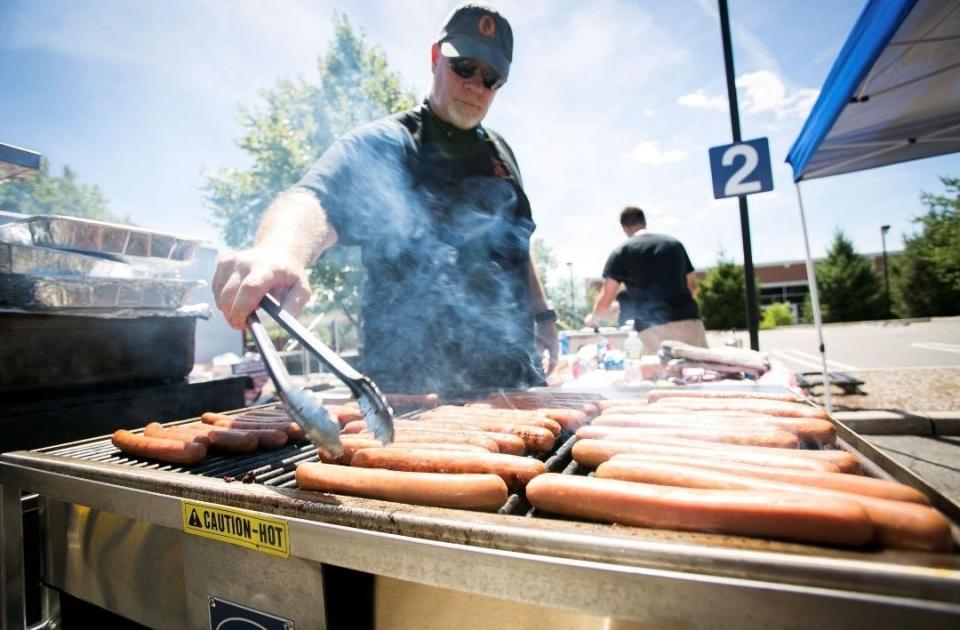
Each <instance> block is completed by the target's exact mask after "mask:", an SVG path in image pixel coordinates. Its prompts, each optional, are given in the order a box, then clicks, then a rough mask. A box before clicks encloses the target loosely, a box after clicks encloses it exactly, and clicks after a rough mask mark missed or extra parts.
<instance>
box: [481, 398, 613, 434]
mask: <svg viewBox="0 0 960 630" xmlns="http://www.w3.org/2000/svg"><path fill="white" fill-rule="evenodd" d="M466 407H467V408H468V409H487V410H498V409H499V410H513V408H511V407H497V406H496V405H493V404H491V403H489V402H472V403H467V404H466ZM581 407H583V406H581ZM590 408H592V409H593V410H594V411H595V409H596V408H595V407H592V405H591V406H590ZM516 411H520V412H521V414H522V415H521V416H520V417H523V414H526V413H527V412H532V413H533V414H534V415H542V416H546V417H547V418H550V419H551V420H554V421H556V423H557V424H559V425H560V427H561V428H563V429H565V430H566V431H570V432H571V433H573V432H574V431H576V430H577V429H579V428H580V427H582V426H583V425H584V424H586V422H587V419H588V418H589V417H592V416H594V415H596V413H593V414H590V415H588V414H587V412H586V410H585V409H583V408H579V409H573V408H568V407H538V406H522V407H517V408H516Z"/></svg>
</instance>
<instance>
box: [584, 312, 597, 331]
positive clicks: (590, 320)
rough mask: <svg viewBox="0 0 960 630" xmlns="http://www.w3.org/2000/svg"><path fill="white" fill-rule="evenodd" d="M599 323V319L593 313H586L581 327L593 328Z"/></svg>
mask: <svg viewBox="0 0 960 630" xmlns="http://www.w3.org/2000/svg"><path fill="white" fill-rule="evenodd" d="M599 321H600V318H599V317H597V316H596V315H594V314H593V313H588V314H587V316H586V317H584V318H583V325H584V326H587V327H589V328H594V327H595V326H596V325H597V324H598V323H599Z"/></svg>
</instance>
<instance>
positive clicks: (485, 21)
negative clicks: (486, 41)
mask: <svg viewBox="0 0 960 630" xmlns="http://www.w3.org/2000/svg"><path fill="white" fill-rule="evenodd" d="M477 30H478V31H480V34H481V35H483V36H485V37H493V36H494V35H495V34H496V32H497V23H496V22H494V21H493V16H492V15H490V14H489V13H485V14H483V15H482V16H480V21H479V22H477Z"/></svg>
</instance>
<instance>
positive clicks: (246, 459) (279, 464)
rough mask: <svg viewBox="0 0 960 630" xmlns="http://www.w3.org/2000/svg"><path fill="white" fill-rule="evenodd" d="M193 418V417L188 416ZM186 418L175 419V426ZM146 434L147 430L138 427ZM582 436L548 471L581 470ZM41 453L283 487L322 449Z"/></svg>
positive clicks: (563, 437)
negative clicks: (199, 456)
mask: <svg viewBox="0 0 960 630" xmlns="http://www.w3.org/2000/svg"><path fill="white" fill-rule="evenodd" d="M421 413H422V410H417V411H411V412H408V413H405V414H400V415H398V416H397V417H398V418H403V419H408V420H415V419H417V418H419V416H420V414H421ZM184 422H190V421H184ZM175 424H181V423H171V425H175ZM134 433H142V429H139V430H134ZM574 442H576V437H575V436H574V435H573V434H571V433H568V432H567V431H563V432H561V434H560V437H559V438H558V440H557V443H558V446H555V447H554V449H553V450H552V451H551V452H548V453H534V454H530V455H527V457H534V458H536V459H539V460H540V461H542V462H544V465H545V466H546V470H547V472H562V473H564V474H576V472H577V470H576V469H577V465H576V462H574V461H572V458H571V450H572V449H573V444H574ZM36 452H39V453H45V454H48V455H56V456H59V457H68V458H74V459H83V460H87V461H91V462H97V463H102V464H117V465H122V466H129V467H132V468H142V469H145V470H158V471H164V472H173V473H181V474H188V475H200V476H203V477H219V478H222V479H225V480H228V481H236V482H242V483H258V484H263V485H266V486H273V487H280V488H294V489H295V488H297V482H296V479H295V474H296V469H297V465H298V464H301V463H305V462H316V461H319V458H318V457H317V452H316V448H315V447H314V446H313V445H312V444H302V443H301V444H293V445H287V446H284V447H283V448H280V449H276V450H273V451H257V452H254V453H249V454H217V455H212V456H209V457H207V458H206V459H205V460H204V461H202V462H200V463H199V464H196V465H194V466H182V465H178V464H168V463H163V462H157V461H154V460H149V459H144V458H138V457H133V456H130V455H127V454H125V453H122V452H121V451H119V450H118V449H117V448H116V447H115V446H114V445H113V443H112V442H111V441H110V438H94V439H90V440H84V441H81V442H72V443H69V444H63V445H59V446H52V447H47V448H41V449H36ZM498 513H499V514H513V515H522V516H537V514H536V510H535V509H534V508H533V507H532V506H531V505H530V503H529V502H528V501H527V500H526V497H525V496H524V495H523V493H522V492H519V493H513V494H511V495H510V496H509V497H507V502H506V503H505V504H504V505H503V507H501V508H500V509H499V510H498Z"/></svg>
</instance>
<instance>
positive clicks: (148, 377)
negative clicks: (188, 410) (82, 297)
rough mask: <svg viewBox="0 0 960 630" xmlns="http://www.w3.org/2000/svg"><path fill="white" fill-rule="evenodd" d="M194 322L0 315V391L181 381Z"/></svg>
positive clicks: (187, 368)
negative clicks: (0, 341) (1, 340)
mask: <svg viewBox="0 0 960 630" xmlns="http://www.w3.org/2000/svg"><path fill="white" fill-rule="evenodd" d="M196 322H197V318H196V317H192V316H191V317H137V318H102V317H64V316H60V315H46V314H21V313H0V339H3V342H2V343H0V393H4V394H10V393H12V392H38V391H45V392H49V391H51V390H52V389H63V388H76V387H89V386H99V385H105V384H110V383H132V382H150V381H161V380H163V381H173V380H178V379H183V378H184V377H185V376H186V375H187V374H189V373H190V370H191V369H193V361H194V345H195V337H196Z"/></svg>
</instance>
